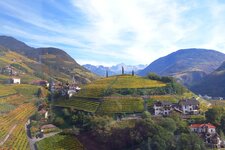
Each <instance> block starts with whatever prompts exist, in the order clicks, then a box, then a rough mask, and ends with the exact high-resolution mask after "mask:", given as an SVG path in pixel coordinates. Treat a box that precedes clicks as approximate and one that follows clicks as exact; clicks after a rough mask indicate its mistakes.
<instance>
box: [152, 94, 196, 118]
mask: <svg viewBox="0 0 225 150" xmlns="http://www.w3.org/2000/svg"><path fill="white" fill-rule="evenodd" d="M153 109H154V115H156V116H158V115H169V114H170V113H171V112H172V111H173V110H175V111H177V112H179V113H182V114H184V115H198V114H199V112H200V111H199V102H198V101H197V100H196V99H194V98H193V99H185V100H180V101H179V102H178V103H171V102H168V101H157V102H155V103H154V105H153Z"/></svg>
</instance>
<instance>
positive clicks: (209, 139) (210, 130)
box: [189, 123, 222, 148]
mask: <svg viewBox="0 0 225 150" xmlns="http://www.w3.org/2000/svg"><path fill="white" fill-rule="evenodd" d="M189 128H190V130H191V131H192V132H195V133H197V134H198V136H199V137H201V138H202V139H203V140H204V142H205V144H206V145H207V146H209V147H212V148H220V147H221V145H222V141H221V139H220V137H219V134H217V132H216V127H215V126H214V125H212V124H211V123H207V124H206V123H205V124H191V125H190V126H189Z"/></svg>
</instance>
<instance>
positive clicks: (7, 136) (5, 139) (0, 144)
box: [0, 124, 17, 146]
mask: <svg viewBox="0 0 225 150" xmlns="http://www.w3.org/2000/svg"><path fill="white" fill-rule="evenodd" d="M16 126H17V124H15V125H14V126H13V127H12V128H11V129H10V131H9V133H8V134H7V135H6V137H5V138H4V140H3V141H1V143H0V146H2V145H3V144H4V143H5V142H6V141H7V140H8V138H9V136H10V135H11V134H12V132H13V130H14V129H15V128H16Z"/></svg>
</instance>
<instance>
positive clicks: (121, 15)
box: [0, 0, 225, 66]
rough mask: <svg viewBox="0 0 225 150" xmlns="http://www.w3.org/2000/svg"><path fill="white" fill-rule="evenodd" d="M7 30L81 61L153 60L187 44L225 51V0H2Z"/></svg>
mask: <svg viewBox="0 0 225 150" xmlns="http://www.w3.org/2000/svg"><path fill="white" fill-rule="evenodd" d="M0 10H1V11H0V25H1V30H0V34H1V35H9V36H13V37H15V38H17V39H19V40H22V41H24V42H25V43H27V44H28V45H31V46H33V47H50V46H51V47H58V48H61V49H63V50H65V51H66V52H67V53H69V54H70V55H71V56H72V57H73V58H74V59H75V60H76V61H77V62H78V63H80V64H86V63H90V64H94V65H100V64H102V65H108V66H110V65H113V64H118V63H122V62H123V63H126V64H131V65H135V64H149V63H150V62H152V61H154V60H155V59H157V58H159V57H162V56H165V55H167V54H169V53H171V52H173V51H176V50H178V49H184V48H193V47H195V48H207V49H215V50H218V51H221V52H225V15H224V14H225V0H65V1H63V0H1V1H0Z"/></svg>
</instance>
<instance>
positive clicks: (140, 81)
mask: <svg viewBox="0 0 225 150" xmlns="http://www.w3.org/2000/svg"><path fill="white" fill-rule="evenodd" d="M164 86H166V84H164V83H162V82H159V81H156V80H150V79H145V78H142V77H138V76H131V75H123V76H112V77H108V78H102V79H100V80H97V81H94V82H93V83H91V84H87V85H85V86H84V87H82V90H81V91H80V93H79V94H78V96H82V97H104V96H105V93H106V92H107V91H110V90H114V89H117V90H118V89H148V88H157V87H164Z"/></svg>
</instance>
